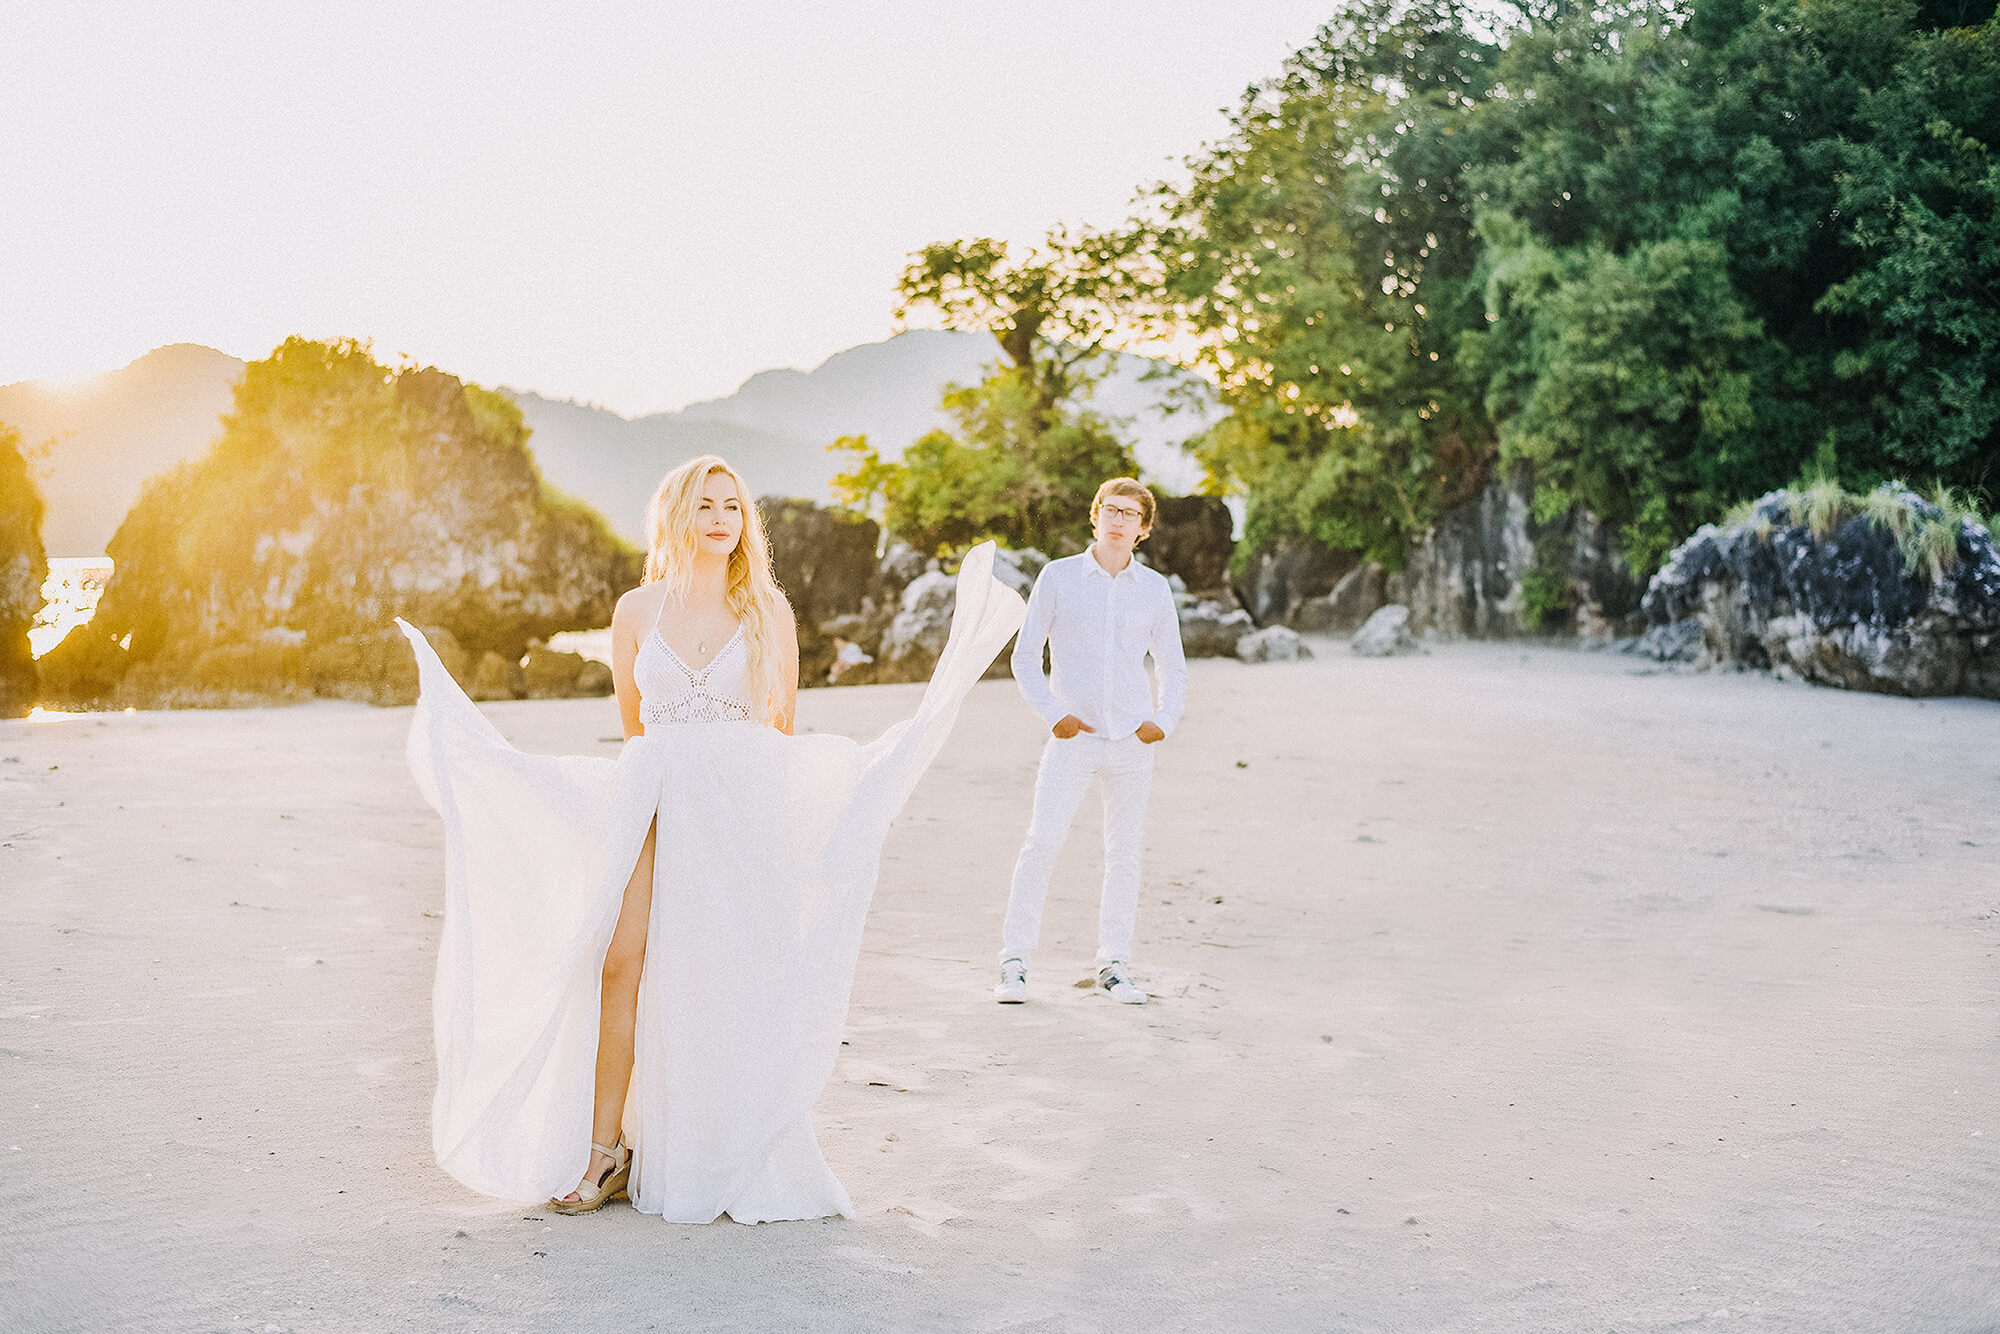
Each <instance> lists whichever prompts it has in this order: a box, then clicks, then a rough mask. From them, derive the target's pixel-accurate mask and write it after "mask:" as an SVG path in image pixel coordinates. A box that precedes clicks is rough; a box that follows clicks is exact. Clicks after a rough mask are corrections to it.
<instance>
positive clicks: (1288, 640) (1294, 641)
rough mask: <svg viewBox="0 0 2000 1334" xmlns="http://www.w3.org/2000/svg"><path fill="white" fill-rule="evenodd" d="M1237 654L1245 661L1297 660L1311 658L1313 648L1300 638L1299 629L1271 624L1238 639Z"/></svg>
mask: <svg viewBox="0 0 2000 1334" xmlns="http://www.w3.org/2000/svg"><path fill="white" fill-rule="evenodd" d="M1236 656H1237V657H1239V658H1241V659H1243V661H1245V662H1297V661H1299V660H1300V659H1302V658H1310V657H1311V656H1312V650H1311V649H1309V648H1307V647H1306V646H1305V641H1304V640H1302V639H1300V638H1299V634H1298V631H1296V630H1293V629H1291V628H1290V627H1288V626H1283V625H1271V626H1266V627H1265V628H1264V629H1262V630H1256V631H1252V632H1251V633H1250V634H1247V635H1245V636H1243V637H1242V638H1241V639H1239V640H1237V641H1236Z"/></svg>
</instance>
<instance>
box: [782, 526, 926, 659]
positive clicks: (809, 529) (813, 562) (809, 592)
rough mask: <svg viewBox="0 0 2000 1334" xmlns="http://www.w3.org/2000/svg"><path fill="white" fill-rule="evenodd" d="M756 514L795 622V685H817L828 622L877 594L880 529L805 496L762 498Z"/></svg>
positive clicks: (827, 645)
mask: <svg viewBox="0 0 2000 1334" xmlns="http://www.w3.org/2000/svg"><path fill="white" fill-rule="evenodd" d="M757 512H758V514H759V515H760V516H762V518H763V520H764V534H765V537H766V538H767V539H768V540H769V543H770V547H771V573H772V575H773V576H774V577H775V578H776V579H777V581H778V587H779V588H781V589H783V590H784V592H785V599H786V601H788V602H790V603H791V604H792V614H793V616H794V617H795V618H796V620H797V622H798V627H799V683H800V684H801V685H806V684H815V685H816V684H818V683H819V682H821V681H823V680H824V679H825V677H826V674H827V671H828V669H829V668H830V667H831V666H832V665H833V659H834V654H835V651H836V650H835V645H834V642H833V641H834V640H835V638H837V636H835V635H834V634H832V633H830V632H829V631H828V630H827V629H826V623H827V622H829V621H831V620H834V619H836V618H838V617H841V616H846V615H853V614H856V613H858V612H860V611H861V609H862V606H863V604H864V603H866V602H867V601H868V599H869V598H870V596H871V595H873V596H876V597H877V598H878V599H879V598H880V594H881V591H882V587H881V586H882V585H883V583H884V577H883V572H882V569H881V565H880V563H879V562H877V561H876V559H875V544H876V542H877V541H878V540H879V539H880V537H881V529H880V528H878V527H877V526H876V525H875V523H874V521H873V520H871V519H868V518H865V517H863V516H862V515H859V514H855V513H853V512H852V511H849V510H843V509H832V508H827V507H823V506H819V505H815V504H813V503H812V502H811V501H808V500H784V499H776V498H773V497H769V496H766V497H764V498H762V499H760V500H759V501H758V502H757ZM905 550H907V548H905ZM918 568H919V569H921V568H922V566H919V567H918ZM902 582H903V583H908V582H909V581H908V579H905V580H903V581H902ZM897 587H898V589H899V590H900V587H901V585H900V584H899V585H898V586H897Z"/></svg>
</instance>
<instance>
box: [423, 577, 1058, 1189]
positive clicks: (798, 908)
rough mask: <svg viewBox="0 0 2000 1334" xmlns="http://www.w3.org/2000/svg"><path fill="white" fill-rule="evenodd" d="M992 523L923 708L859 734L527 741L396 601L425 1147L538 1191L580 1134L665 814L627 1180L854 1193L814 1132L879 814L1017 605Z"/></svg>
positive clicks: (489, 1184) (911, 780)
mask: <svg viewBox="0 0 2000 1334" xmlns="http://www.w3.org/2000/svg"><path fill="white" fill-rule="evenodd" d="M992 566H993V547H992V545H991V544H990V543H988V544H984V545H981V546H979V547H975V548H974V549H973V550H972V551H971V552H969V553H967V555H966V558H965V562H964V564H963V566H962V567H961V569H960V572H959V578H958V594H957V606H956V609H955V611H954V614H953V617H952V624H951V635H950V639H949V642H948V643H947V644H946V646H945V650H944V653H943V655H942V656H941V657H940V658H939V659H938V664H937V668H936V670H935V671H934V672H933V673H932V676H931V680H930V685H929V686H928V687H927V688H926V689H925V691H924V696H923V700H922V703H921V704H919V705H918V708H917V712H916V714H915V716H914V717H912V718H910V719H908V720H907V721H904V722H901V723H898V724H896V725H895V726H893V727H891V728H890V729H889V730H888V731H886V732H884V733H883V734H882V735H881V736H880V737H879V738H877V739H876V740H875V741H873V742H870V743H868V744H866V745H863V744H860V743H858V742H855V741H853V740H850V739H848V738H846V737H838V736H820V735H812V736H796V737H794V736H786V735H784V734H783V733H780V732H778V731H776V730H775V729H773V728H770V727H763V726H757V725H753V724H746V723H739V722H696V723H683V724H674V725H667V726H660V727H652V728H649V729H648V731H647V732H646V733H645V734H644V735H643V736H637V737H633V738H632V739H631V740H629V741H627V742H626V743H625V745H624V748H623V750H621V751H620V753H619V755H618V757H617V758H616V759H615V760H613V759H609V758H599V757H586V756H551V755H527V754H523V753H522V752H520V751H517V750H515V749H514V748H513V747H512V746H511V745H509V744H508V743H507V742H506V740H505V739H503V738H502V737H501V735H500V734H499V732H498V731H496V730H495V729H494V727H493V725H492V724H491V723H489V722H488V721H487V720H486V718H485V716H484V715H483V714H481V713H480V712H479V710H478V709H477V708H476V707H475V706H474V705H473V704H472V702H471V701H470V700H468V699H467V698H466V697H465V694H464V692H463V691H461V690H460V689H459V687H458V684H457V683H456V682H455V681H454V680H453V679H452V677H451V675H450V673H449V672H447V671H446V670H445V667H444V665H443V663H441V662H440V661H439V660H438V658H437V655H436V654H435V653H434V652H433V651H432V650H431V647H430V645H429V643H428V641H426V640H425V639H424V637H423V635H422V634H421V633H420V632H418V631H417V630H415V629H414V628H412V627H410V626H408V625H407V624H405V625H404V626H403V630H404V633H405V634H406V635H407V636H408V637H409V640H410V643H411V646H412V648H413V649H414V650H415V652H416V656H417V663H418V670H419V675H420V678H421V697H420V699H419V701H418V704H417V707H416V711H415V716H414V718H413V720H412V722H411V727H410V739H409V760H410V769H411V772H412V773H413V774H414V775H415V777H416V780H417V784H418V786H419V787H420V788H421V789H422V791H423V794H424V797H425V799H426V800H428V801H429V802H430V804H431V806H432V807H433V808H435V809H436V810H437V812H438V814H439V815H440V816H441V817H443V820H444V826H445V913H444V932H443V939H442V942H441V944H440V947H439V950H438V966H437V980H436V984H435V986H434V989H433V993H432V1003H433V1012H434V1021H435V1026H436V1040H437V1060H438V1085H437V1094H436V1098H435V1100H434V1102H433V1104H432V1111H431V1133H432V1147H433V1150H434V1151H435V1153H436V1155H437V1161H438V1164H439V1165H440V1166H441V1167H443V1168H444V1169H445V1170H446V1171H447V1172H449V1173H451V1175H452V1176H454V1177H456V1178H458V1180H460V1181H461V1182H463V1183H465V1184H466V1185H467V1186H470V1187H472V1188H473V1189H474V1190H477V1191H482V1192H484V1193H486V1194H489V1195H497V1196H500V1197H502V1198H505V1199H512V1200H523V1201H530V1200H532V1201H540V1200H544V1199H548V1198H550V1197H551V1196H555V1195H559V1194H561V1193H562V1192H564V1191H566V1190H569V1189H571V1188H572V1187H574V1186H575V1185H576V1183H577V1181H578V1180H580V1179H581V1178H582V1176H583V1173H584V1169H585V1167H586V1166H587V1165H588V1162H589V1158H590V1135H591V1112H592V1098H593V1090H594V1078H595V1068H596V1060H597V1028H598V1010H599V988H600V985H601V980H602V974H603V966H604V955H605V951H606V949H607V948H608V946H609V944H610V940H611V931H612V928H613V926H614V925H615V924H616V922H617V918H618V910H619V906H620V904H621V902H622V901H623V896H624V889H625V885H626V882H627V880H628V879H629V878H630V876H631V871H632V866H633V864H634V862H635V861H636V859H637V857H638V854H639V851H640V848H641V846H642V844H643V843H644V841H645V837H646V830H647V828H648V827H649V826H650V825H652V824H653V823H654V821H655V819H657V821H658V828H659V832H658V835H657V841H656V845H655V857H654V870H653V909H652V916H651V919H650V920H649V922H648V924H647V937H646V961H645V968H644V972H643V977H642V979H641V982H640V987H639V1009H638V1029H637V1057H636V1061H635V1065H634V1069H633V1079H632V1088H631V1094H630V1096H629V1098H628V1100H627V1102H626V1107H625V1118H624V1129H625V1137H626V1142H627V1143H628V1144H630V1145H631V1146H632V1149H633V1154H634V1161H633V1171H632V1185H631V1192H632V1200H633V1203H634V1205H635V1206H636V1207H637V1208H639V1209H640V1210H641V1211H643V1212H645V1213H653V1214H660V1215H662V1216H664V1217H665V1218H666V1219H668V1220H669V1221H673V1222H684V1223H708V1222H713V1221H715V1220H716V1219H717V1218H719V1217H721V1216H722V1215H723V1214H725V1213H726V1214H728V1215H729V1216H730V1217H731V1218H733V1219H735V1220H736V1221H737V1222H741V1223H753V1222H767V1221H773V1220H777V1219H786V1218H819V1217H824V1216H826V1215H829V1214H842V1215H846V1216H849V1217H852V1216H853V1204H852V1202H851V1201H850V1199H849V1198H848V1195H847V1192H846V1191H845V1190H844V1189H843V1188H842V1187H841V1185H840V1183H839V1181H837V1180H836V1179H835V1178H834V1175H833V1173H832V1171H831V1170H830V1169H829V1168H828V1167H827V1165H826V1160H825V1158H824V1157H823V1156H822V1155H821V1153H820V1149H819V1144H818V1141H817V1140H816V1139H815V1138H814V1135H813V1129H812V1120H811V1113H812V1107H813V1103H814V1102H815V1101H817V1099H818V1097H819V1095H820V1092H821V1090H822V1089H823V1088H824V1087H825V1086H826V1081H827V1079H828V1077H829V1076H830V1075H831V1074H832V1072H833V1065H834V1058H835V1056H836V1055H837V1054H838V1053H839V1050H840V1032H841V1028H842V1026H843V1025H844V1023H845V1021H846V1017H847V1003H848V994H849V992H850V990H851V989H852V986H853V981H854V966H855V961H856V959H857V957H858V955H859V953H860V946H861V931H862V925H863V920H864V918H865V916H866V914H867V910H868V903H869V899H870V898H871V897H872V896H873V894H874V890H875V878H876V870H877V866H878V863H879V861H880V858H881V849H882V841H883V839H884V837H885V836H886V835H887V833H888V829H889V823H890V821H891V820H892V819H894V818H895V815H896V813H897V812H898V811H899V810H900V809H901V808H902V806H903V804H904V802H905V801H906V800H908V798H909V795H910V792H911V790H912V789H913V788H914V787H915V786H916V783H917V780H918V778H919V777H920V776H921V775H922V774H923V772H924V770H925V769H926V768H927V767H929V765H930V763H931V761H932V759H933V758H934V757H935V756H936V755H937V752H938V750H939V748H940V747H942V746H943V744H944V740H945V737H946V735H947V734H948V733H949V732H950V730H951V725H952V722H953V720H954V719H955V718H956V717H957V714H958V708H959V705H960V703H961V702H962V701H963V700H964V698H965V695H966V692H967V691H969V690H970V689H971V688H972V685H973V684H974V683H975V682H976V681H977V680H978V679H979V677H980V676H981V674H982V673H983V672H984V671H985V670H986V668H987V666H988V665H989V664H990V663H991V662H992V660H993V658H994V656H995V655H996V654H997V653H998V652H999V651H1000V649H1001V648H1002V647H1004V646H1005V645H1006V642H1007V640H1008V639H1009V637H1010V636H1012V635H1013V633H1014V631H1015V630H1017V629H1018V628H1019V627H1020V624H1021V620H1022V616H1023V614H1024V607H1023V604H1022V602H1021V599H1020V597H1019V596H1018V595H1017V594H1015V593H1014V592H1013V591H1012V590H1011V589H1009V588H1007V587H1006V586H1005V585H1004V584H1002V583H1000V582H999V581H998V580H996V579H995V578H993V574H992Z"/></svg>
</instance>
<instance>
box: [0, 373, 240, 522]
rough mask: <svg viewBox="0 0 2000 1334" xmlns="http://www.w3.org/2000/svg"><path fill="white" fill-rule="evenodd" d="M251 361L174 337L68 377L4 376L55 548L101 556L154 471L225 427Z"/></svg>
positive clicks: (8, 419)
mask: <svg viewBox="0 0 2000 1334" xmlns="http://www.w3.org/2000/svg"><path fill="white" fill-rule="evenodd" d="M242 375H243V363H242V362H241V361H239V360H237V359H236V358H235V357H232V356H230V355H229V354H228V353H226V352H218V351H216V350H215V349H214V348H212V347H203V346H201V345H200V344H198V343H170V344H168V345H167V346H166V347H160V348H155V349H154V350H153V351H151V352H148V353H147V354H146V355H145V356H143V357H140V358H139V359H138V360H137V361H134V362H132V363H131V364H130V365H128V366H126V367H124V368H122V369H120V370H115V371H109V372H106V373H105V374H103V375H98V376H94V377H92V378H91V379H90V380H89V381H87V382H86V383H84V384H81V385H77V386H75V387H63V386H56V385H48V384H43V383H41V382H40V381H36V380H23V381H20V382H18V383H16V384H10V385H4V386H0V422H4V423H6V424H7V425H9V426H12V427H14V428H15V429H16V430H18V431H20V433H21V442H22V444H23V445H24V446H26V447H27V448H28V449H29V450H30V451H36V450H39V449H40V448H41V447H42V446H44V445H47V446H48V448H47V453H46V454H44V455H41V456H40V458H39V459H38V460H37V462H38V465H39V466H37V467H36V469H35V473H36V479H37V480H38V481H39V482H40V484H41V489H42V498H43V499H44V500H45V501H46V502H47V503H48V514H47V516H46V517H45V518H44V519H43V521H42V543H43V545H44V546H46V547H47V548H48V549H49V552H50V553H51V554H52V555H57V556H95V555H98V554H100V553H102V552H103V550H104V546H105V544H106V543H107V542H109V541H110V540H111V534H112V533H114V532H115V531H117V528H118V525H119V523H121V522H122V521H123V520H124V518H125V514H126V511H128V510H130V509H131V508H132V502H133V501H135V500H137V499H138V498H139V488H140V486H141V485H142V484H143V483H144V482H145V480H146V479H147V478H148V477H151V476H153V475H154V474H156V473H160V472H163V471H165V470H166V469H168V468H170V467H172V466H173V465H174V464H176V463H181V462H184V461H186V460H188V459H192V458H196V457H199V456H200V455H202V454H204V453H206V452H207V451H208V448H209V446H211V445H213V444H214V443H215V441H216V439H217V438H218V437H220V436H221V434H222V422H221V417H222V414H223V413H224V412H227V411H228V410H229V407H230V404H231V402H232V401H233V396H234V390H235V385H236V382H237V380H239V379H240V378H242Z"/></svg>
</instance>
